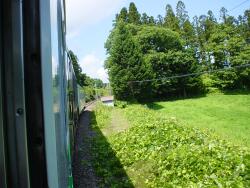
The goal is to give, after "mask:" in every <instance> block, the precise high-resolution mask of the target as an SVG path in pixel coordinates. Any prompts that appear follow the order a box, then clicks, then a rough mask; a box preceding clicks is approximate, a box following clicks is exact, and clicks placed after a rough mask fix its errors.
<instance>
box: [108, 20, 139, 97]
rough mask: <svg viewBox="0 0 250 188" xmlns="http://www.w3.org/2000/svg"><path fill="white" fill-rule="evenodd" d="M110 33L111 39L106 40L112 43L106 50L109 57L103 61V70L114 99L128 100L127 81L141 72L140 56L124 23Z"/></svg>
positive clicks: (129, 93)
mask: <svg viewBox="0 0 250 188" xmlns="http://www.w3.org/2000/svg"><path fill="white" fill-rule="evenodd" d="M112 32H113V34H112V35H110V37H112V39H108V41H112V43H111V45H109V49H107V52H108V54H109V57H108V59H107V60H106V61H105V68H106V69H107V70H108V74H109V79H110V81H111V87H112V88H113V92H114V95H115V96H116V98H117V99H128V98H131V97H132V91H131V88H130V86H129V81H131V80H136V79H137V77H138V76H139V75H140V74H139V73H140V72H141V71H140V70H139V69H140V65H141V54H140V52H139V48H138V47H137V46H136V43H135V42H134V40H133V37H132V34H131V32H130V29H129V27H128V26H127V25H126V24H125V23H124V22H120V23H119V24H118V25H117V27H116V28H114V30H113V31H112Z"/></svg>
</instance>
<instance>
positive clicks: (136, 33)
mask: <svg viewBox="0 0 250 188" xmlns="http://www.w3.org/2000/svg"><path fill="white" fill-rule="evenodd" d="M249 43H250V9H248V10H246V11H245V12H244V14H243V15H240V16H238V17H237V18H235V17H233V16H231V15H229V12H228V11H227V10H226V9H225V8H224V7H223V8H221V10H220V18H219V19H217V18H216V17H215V16H214V14H213V12H212V11H211V10H209V11H208V12H207V14H206V15H201V16H195V17H194V18H193V19H192V20H191V19H190V17H189V15H188V12H187V10H186V7H185V4H184V3H183V2H182V1H179V2H178V3H177V5H176V10H175V11H174V10H173V8H172V7H171V5H169V4H168V5H166V11H165V16H161V15H158V16H157V18H155V17H153V16H149V15H147V14H146V13H142V14H140V13H139V12H138V10H137V7H136V5H135V4H134V3H133V2H132V3H130V5H129V8H128V9H127V8H126V7H124V8H122V9H121V11H120V12H119V13H118V14H117V15H116V18H115V20H114V23H113V29H112V30H111V32H110V35H109V37H108V39H107V41H106V43H105V48H106V51H107V54H108V58H107V59H106V61H105V68H106V69H107V70H108V74H109V79H110V82H111V86H112V89H113V93H114V95H115V97H116V98H117V99H120V100H128V99H137V100H148V99H153V98H167V97H173V96H182V97H186V96H192V95H196V94H201V93H204V92H207V91H208V90H209V89H210V88H218V89H221V90H229V89H230V90H232V89H249V88H250V68H246V67H244V68H238V69H232V68H233V67H235V66H239V65H243V64H248V63H249V60H250V45H249ZM217 69H225V71H219V72H215V73H214V74H211V75H210V74H207V75H198V76H187V77H178V78H177V77H176V78H172V79H164V78H169V77H173V76H176V75H185V74H189V73H197V72H202V71H211V70H217ZM140 81H141V82H140Z"/></svg>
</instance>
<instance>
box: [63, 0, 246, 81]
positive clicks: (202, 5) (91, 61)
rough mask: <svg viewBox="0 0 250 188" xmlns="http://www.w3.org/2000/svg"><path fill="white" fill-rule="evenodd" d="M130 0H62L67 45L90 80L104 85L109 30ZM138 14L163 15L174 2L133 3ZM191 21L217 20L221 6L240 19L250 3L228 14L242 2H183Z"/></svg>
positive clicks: (186, 0)
mask: <svg viewBox="0 0 250 188" xmlns="http://www.w3.org/2000/svg"><path fill="white" fill-rule="evenodd" d="M130 2H131V0H66V5H67V7H66V8H67V9H66V14H67V45H68V48H69V49H71V50H73V51H74V53H75V54H76V55H77V56H78V59H79V62H80V65H81V67H82V69H83V72H85V73H87V75H89V76H91V77H93V78H100V79H102V80H103V81H104V82H107V81H108V76H107V73H106V71H105V70H104V68H103V63H104V61H105V59H106V51H105V49H104V43H105V41H106V39H107V37H108V35H109V33H110V30H111V29H112V21H113V20H114V18H115V14H116V13H118V12H119V11H120V9H121V8H122V7H124V6H126V7H128V5H129V3H130ZM133 2H134V3H135V4H136V6H137V9H138V11H139V12H140V13H143V12H146V13H147V14H148V15H152V16H155V17H156V16H157V15H158V14H161V15H162V16H164V15H165V7H166V5H167V4H170V5H172V7H173V9H175V7H176V4H177V2H178V0H134V1H133ZM183 2H184V3H185V5H186V9H187V11H188V13H189V16H190V18H191V19H192V18H193V17H194V16H195V15H198V16H199V15H201V14H206V13H207V11H208V10H212V11H213V13H214V14H215V16H216V17H217V18H219V10H220V8H221V7H222V6H224V7H225V8H226V9H228V10H229V14H230V15H233V16H238V15H240V14H241V15H242V14H243V12H244V10H246V9H247V8H250V1H247V2H245V3H244V4H242V5H241V6H239V7H238V8H236V9H234V10H232V11H230V10H231V9H233V8H234V7H235V6H237V5H239V4H240V3H241V2H244V0H238V1H237V0H183Z"/></svg>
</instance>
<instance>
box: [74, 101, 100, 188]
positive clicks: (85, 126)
mask: <svg viewBox="0 0 250 188" xmlns="http://www.w3.org/2000/svg"><path fill="white" fill-rule="evenodd" d="M94 106H95V104H92V105H90V106H88V107H87V108H86V109H85V111H84V112H83V113H82V114H81V116H80V123H79V127H78V130H77V133H76V139H75V153H74V159H73V177H74V187H75V188H96V187H98V186H97V185H98V178H97V177H96V176H95V173H94V169H93V167H92V166H91V153H90V148H91V142H90V141H89V140H90V138H91V137H93V136H94V132H93V131H92V130H91V125H90V115H91V111H92V110H93V108H94Z"/></svg>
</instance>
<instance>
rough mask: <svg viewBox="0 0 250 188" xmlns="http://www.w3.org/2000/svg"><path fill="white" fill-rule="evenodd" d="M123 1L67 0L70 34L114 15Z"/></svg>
mask: <svg viewBox="0 0 250 188" xmlns="http://www.w3.org/2000/svg"><path fill="white" fill-rule="evenodd" d="M122 1H123V0H115V1H114V0H66V13H67V29H68V31H69V33H71V32H75V30H79V28H81V27H83V26H86V25H88V24H95V23H97V22H100V21H102V20H103V19H105V18H106V17H108V16H110V15H112V14H114V13H115V12H116V10H117V8H118V7H119V6H120V5H121V3H122Z"/></svg>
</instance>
